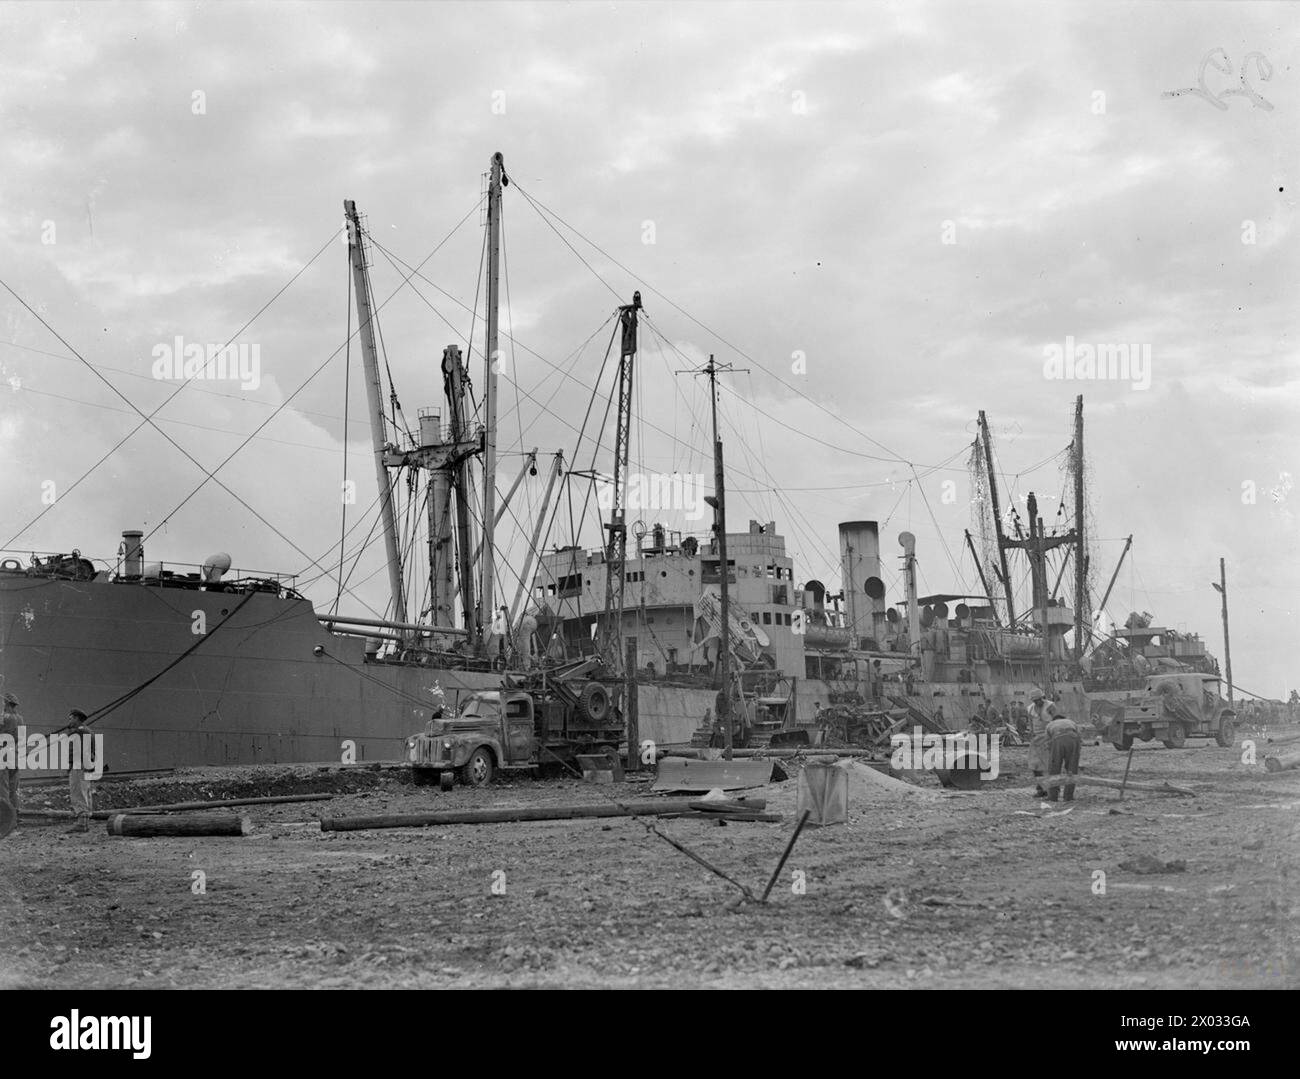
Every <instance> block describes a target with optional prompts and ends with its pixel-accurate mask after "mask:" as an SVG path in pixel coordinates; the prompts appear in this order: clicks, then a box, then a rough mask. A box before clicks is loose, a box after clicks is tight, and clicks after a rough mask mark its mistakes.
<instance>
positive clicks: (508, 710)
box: [406, 679, 623, 790]
mask: <svg viewBox="0 0 1300 1079" xmlns="http://www.w3.org/2000/svg"><path fill="white" fill-rule="evenodd" d="M622 736H623V715H622V712H621V710H620V709H619V708H618V707H617V706H616V705H615V704H614V702H613V699H612V697H611V693H610V690H609V689H608V688H607V687H606V686H605V685H604V684H603V683H601V682H599V681H596V680H592V679H574V680H572V681H562V682H561V681H551V682H549V683H543V684H539V685H528V686H527V687H524V686H519V685H511V684H509V682H507V683H506V684H504V685H503V686H502V688H501V689H499V690H480V691H478V692H475V693H472V694H471V695H470V696H469V698H468V699H467V700H466V701H464V702H463V703H462V705H461V708H460V711H459V712H458V713H457V714H456V715H455V716H453V717H451V718H441V717H439V718H435V719H431V720H430V721H429V723H428V725H427V726H426V727H425V729H424V731H422V732H421V733H420V734H417V735H415V736H414V737H412V738H408V739H407V742H406V746H407V750H406V756H407V760H408V761H409V762H410V764H411V766H412V768H413V770H414V773H415V779H416V782H417V783H424V782H429V781H431V780H434V781H436V782H438V784H439V785H440V786H441V787H442V788H443V789H444V790H446V789H448V788H449V787H450V786H451V785H452V783H453V782H454V780H455V778H459V779H460V781H461V782H462V783H464V784H465V785H466V786H471V787H481V786H483V785H484V784H486V783H489V782H490V781H491V779H492V776H493V775H494V774H495V773H496V772H497V771H498V770H500V769H504V770H520V769H526V768H536V767H539V766H540V765H542V764H545V763H548V762H564V761H571V760H572V759H573V758H574V757H575V756H576V755H577V754H578V753H602V754H605V755H609V756H613V757H615V758H616V757H617V747H618V743H619V741H620V739H621V738H622Z"/></svg>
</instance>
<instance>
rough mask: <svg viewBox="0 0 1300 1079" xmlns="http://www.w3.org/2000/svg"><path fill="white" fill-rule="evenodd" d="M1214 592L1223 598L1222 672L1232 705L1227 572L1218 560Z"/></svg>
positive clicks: (1229, 701) (1221, 560) (1212, 584)
mask: <svg viewBox="0 0 1300 1079" xmlns="http://www.w3.org/2000/svg"><path fill="white" fill-rule="evenodd" d="M1210 584H1211V586H1212V587H1213V588H1214V590H1215V591H1216V592H1218V593H1219V595H1220V596H1221V597H1223V671H1224V674H1225V675H1226V677H1227V681H1228V703H1229V704H1232V650H1231V648H1230V647H1229V646H1228V571H1227V569H1226V567H1225V566H1224V564H1223V559H1222V558H1220V559H1219V583H1218V584H1215V583H1214V582H1213V581H1211V582H1210Z"/></svg>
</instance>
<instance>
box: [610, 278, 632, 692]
mask: <svg viewBox="0 0 1300 1079" xmlns="http://www.w3.org/2000/svg"><path fill="white" fill-rule="evenodd" d="M640 310H641V293H640V292H634V293H633V294H632V302H631V303H630V304H625V305H623V306H621V307H620V308H619V309H618V319H619V323H620V325H621V326H622V330H623V335H622V344H621V345H620V347H619V359H618V391H617V392H618V417H617V419H616V421H615V431H614V493H613V494H614V497H613V500H612V501H611V503H610V510H609V524H607V525H606V526H605V528H606V529H607V530H608V531H609V542H608V543H607V544H606V546H605V615H604V619H603V621H604V626H603V627H602V629H601V634H602V641H601V645H602V649H601V650H602V651H603V652H604V654H605V660H606V662H607V663H609V665H610V666H611V667H612V668H613V669H614V670H615V671H617V670H619V669H620V668H621V667H623V666H624V665H625V660H624V657H623V647H622V644H621V641H622V638H623V581H624V579H625V577H626V575H627V514H626V510H625V508H624V505H623V503H624V498H623V491H624V488H625V487H626V486H627V479H628V477H627V472H628V468H629V466H630V453H631V444H632V386H633V378H632V375H633V371H634V369H635V365H636V331H637V312H638V311H640Z"/></svg>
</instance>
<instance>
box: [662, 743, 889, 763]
mask: <svg viewBox="0 0 1300 1079" xmlns="http://www.w3.org/2000/svg"><path fill="white" fill-rule="evenodd" d="M716 752H718V754H719V759H721V751H716ZM731 755H732V757H734V758H735V759H737V760H742V759H744V758H746V757H772V758H775V759H779V760H785V759H787V758H790V757H876V756H879V751H877V750H874V749H829V748H827V747H826V746H802V747H800V748H799V749H733V750H732V751H731ZM659 756H660V757H685V758H687V759H688V760H711V759H712V758H711V757H710V756H709V755H708V753H706V752H705V751H704V750H700V749H665V750H661V751H660V753H659Z"/></svg>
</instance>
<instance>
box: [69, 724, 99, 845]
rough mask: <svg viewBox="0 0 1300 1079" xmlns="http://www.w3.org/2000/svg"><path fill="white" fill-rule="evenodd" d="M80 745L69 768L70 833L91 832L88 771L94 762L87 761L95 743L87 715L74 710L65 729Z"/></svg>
mask: <svg viewBox="0 0 1300 1079" xmlns="http://www.w3.org/2000/svg"><path fill="white" fill-rule="evenodd" d="M63 729H64V731H66V732H68V733H69V734H71V735H72V736H73V737H74V738H76V739H77V741H78V742H79V743H80V747H79V750H78V752H77V753H75V754H74V756H75V757H76V758H77V759H76V760H74V761H72V762H71V764H70V765H69V767H68V802H69V804H70V805H71V806H72V827H71V828H69V829H68V831H70V832H88V831H90V813H91V809H90V780H88V779H87V778H86V771H87V769H89V770H91V771H93V770H94V761H93V760H88V759H87V754H88V753H90V752H91V751H92V750H91V746H92V745H93V743H92V742H91V739H90V733H91V732H90V728H89V727H88V726H87V725H86V713H85V712H83V711H82V710H81V709H80V708H74V709H72V711H71V712H69V713H68V725H67V726H66V727H64V728H63Z"/></svg>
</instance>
